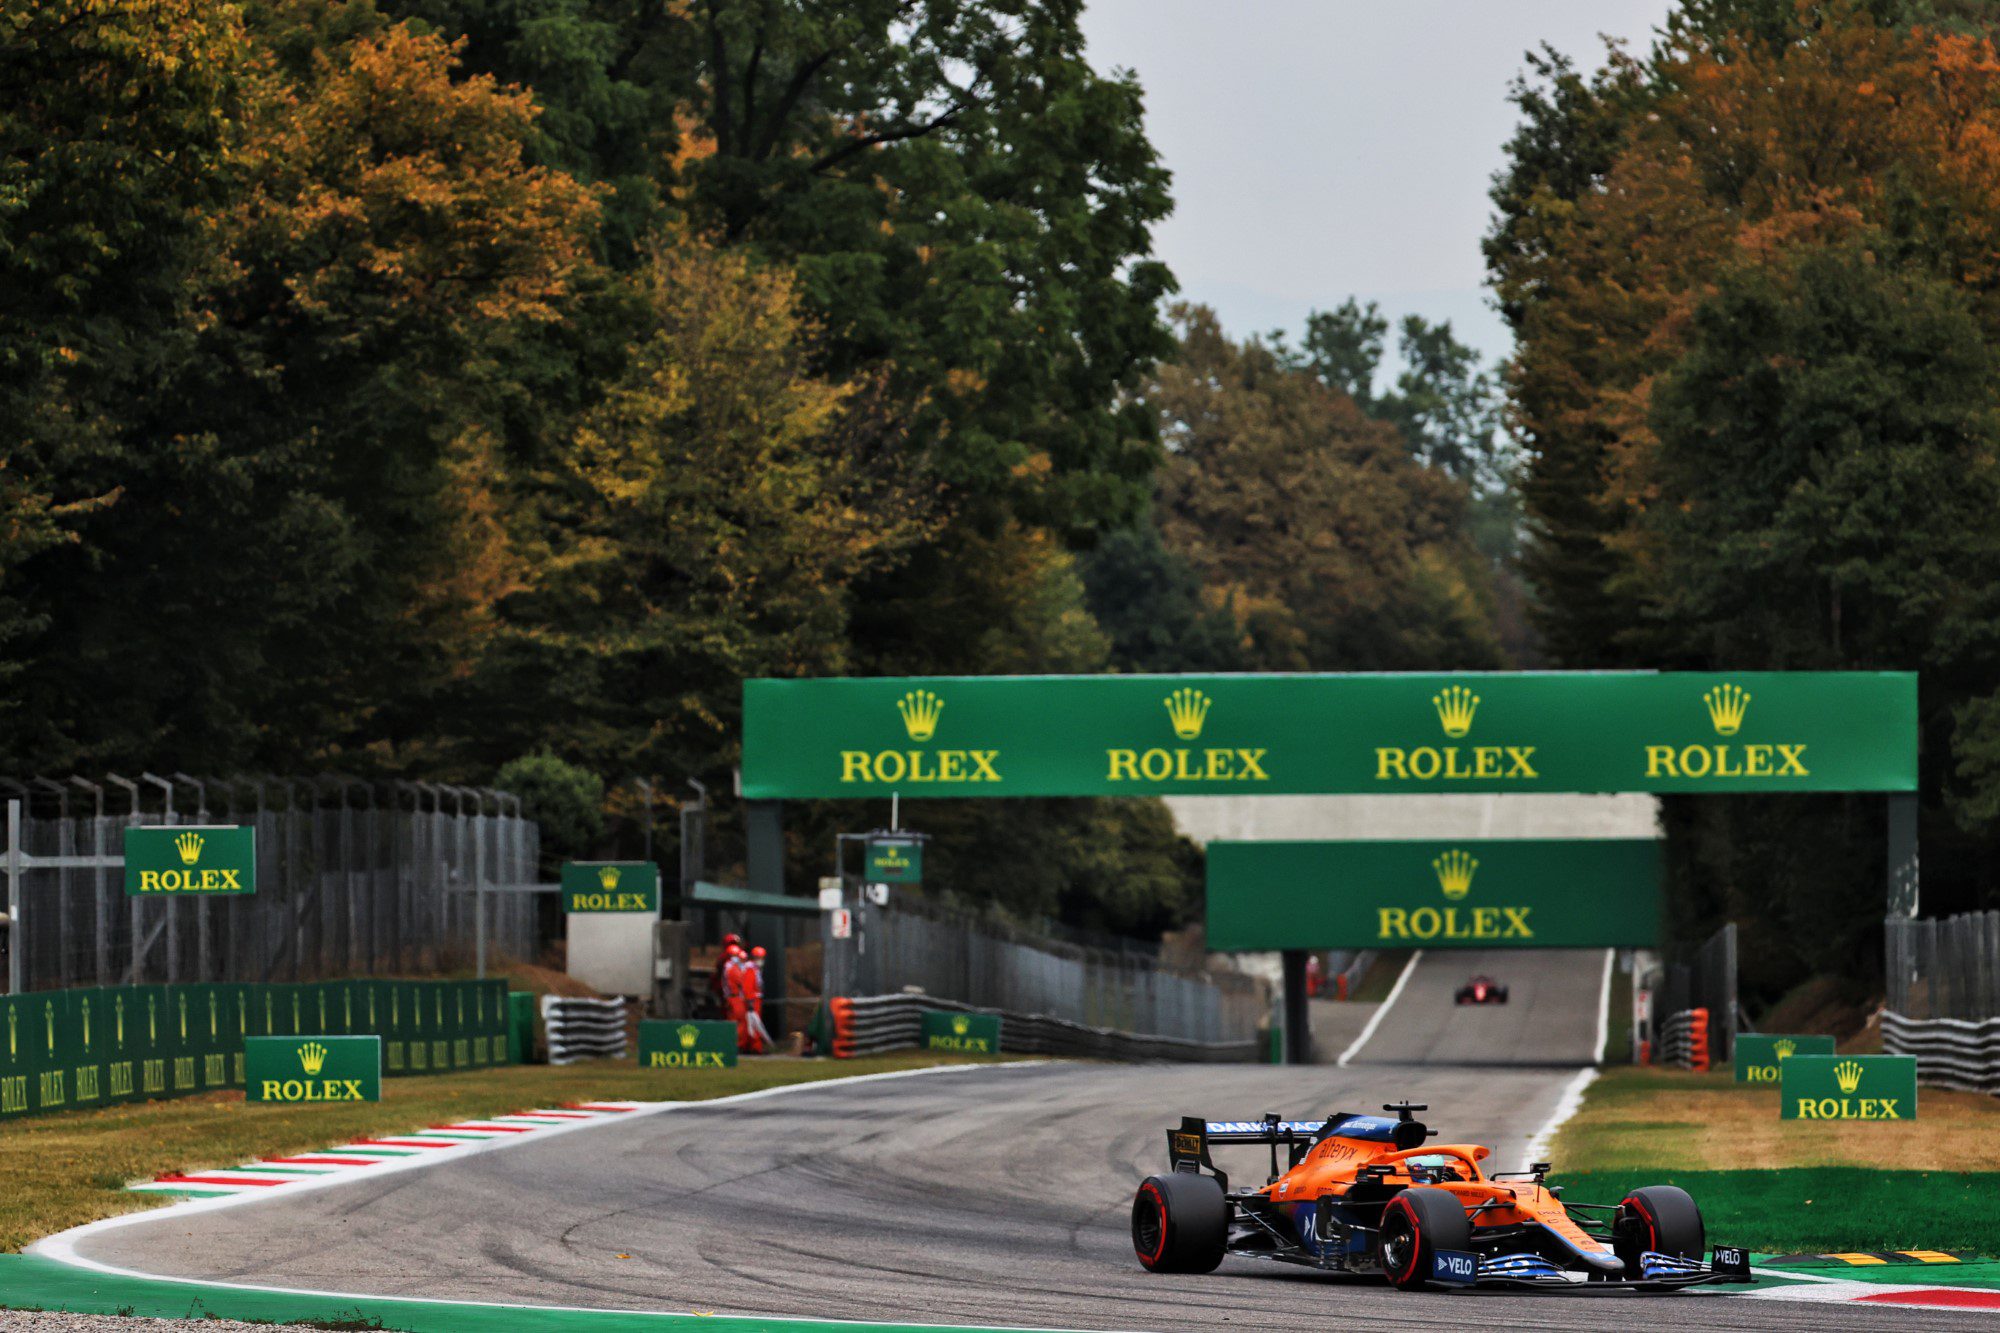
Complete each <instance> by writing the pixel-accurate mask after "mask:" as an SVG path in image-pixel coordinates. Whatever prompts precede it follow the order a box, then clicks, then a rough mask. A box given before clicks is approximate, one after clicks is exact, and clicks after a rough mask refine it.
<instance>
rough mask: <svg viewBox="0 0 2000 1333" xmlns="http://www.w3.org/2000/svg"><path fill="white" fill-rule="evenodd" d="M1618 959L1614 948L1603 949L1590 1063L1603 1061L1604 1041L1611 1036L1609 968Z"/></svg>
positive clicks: (1599, 1063)
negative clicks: (1594, 1045)
mask: <svg viewBox="0 0 2000 1333" xmlns="http://www.w3.org/2000/svg"><path fill="white" fill-rule="evenodd" d="M1617 961H1618V951H1617V950H1616V949H1606V950H1605V951H1604V982H1603V984H1602V985H1600V986H1599V987H1598V990H1597V1053H1596V1054H1595V1055H1593V1056H1591V1057H1590V1063H1592V1064H1594V1065H1601V1064H1603V1063H1604V1043H1605V1041H1606V1040H1607V1039H1609V1037H1610V1036H1611V968H1612V965H1613V964H1614V963H1616V962H1617Z"/></svg>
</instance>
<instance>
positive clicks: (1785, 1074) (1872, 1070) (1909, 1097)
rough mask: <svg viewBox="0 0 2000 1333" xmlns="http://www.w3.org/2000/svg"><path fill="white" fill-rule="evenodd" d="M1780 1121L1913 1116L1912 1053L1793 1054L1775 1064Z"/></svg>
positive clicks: (1914, 1063)
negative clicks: (1778, 1072)
mask: <svg viewBox="0 0 2000 1333" xmlns="http://www.w3.org/2000/svg"><path fill="white" fill-rule="evenodd" d="M1778 1068H1779V1070H1780V1071H1781V1072H1780V1074H1779V1080H1780V1081H1779V1084H1778V1118H1779V1119H1781V1120H1915V1119H1916V1118H1917V1058H1916V1057H1915V1056H1914V1055H1794V1056H1792V1057H1790V1058H1789V1059H1787V1060H1785V1061H1784V1063H1782V1064H1781V1065H1779V1066H1778Z"/></svg>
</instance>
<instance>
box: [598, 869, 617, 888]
mask: <svg viewBox="0 0 2000 1333" xmlns="http://www.w3.org/2000/svg"><path fill="white" fill-rule="evenodd" d="M597 882H598V883H599V884H600V885H602V886H603V887H604V888H606V889H615V888H617V887H618V867H617V866H599V867H598V868H597Z"/></svg>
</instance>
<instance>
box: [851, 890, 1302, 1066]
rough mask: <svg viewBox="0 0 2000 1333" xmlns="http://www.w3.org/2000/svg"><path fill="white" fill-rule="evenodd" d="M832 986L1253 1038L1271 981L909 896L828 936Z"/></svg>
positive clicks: (1138, 1028) (1184, 1035)
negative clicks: (1180, 967)
mask: <svg viewBox="0 0 2000 1333" xmlns="http://www.w3.org/2000/svg"><path fill="white" fill-rule="evenodd" d="M826 945H827V953H826V971H827V985H828V992H827V993H828V994H829V995H846V996H863V995H887V994H893V993H895V992H899V991H906V990H911V989H913V988H914V989H915V990H919V991H921V992H922V993H923V994H925V995H931V996H937V997H940V998H943V999H949V1000H957V1001H959V1002H961V1003H963V1004H967V1005H972V1006H976V1007H978V1008H982V1009H990V1010H1000V1011H1003V1012H1005V1013H1009V1014H1023V1015H1025V1014H1037V1015H1046V1016H1048V1017H1051V1018H1057V1019H1064V1020H1067V1021H1069V1022H1071V1023H1078V1024H1082V1025H1084V1026H1086V1027H1091V1028H1101V1029H1107V1030H1112V1031H1117V1032H1122V1033H1135V1034H1140V1035H1144V1036H1157V1037H1171V1038H1176V1039H1179V1040H1181V1041H1189V1042H1202V1043H1219V1042H1247V1041H1251V1040H1253V1039H1254V1038H1255V1037H1256V1034H1257V1027H1258V1023H1259V1021H1260V1020H1262V1019H1263V1018H1264V1017H1265V1016H1266V1014H1268V1013H1269V1011H1270V997H1269V994H1268V988H1267V987H1266V986H1265V984H1264V983H1263V982H1261V981H1259V980H1257V979H1256V978H1253V977H1248V976H1244V975H1242V974H1240V973H1231V972H1183V971H1177V970H1173V969H1170V968H1168V967H1165V966H1163V965H1162V964H1161V962H1160V960H1159V958H1158V955H1157V951H1153V950H1143V949H1139V950H1128V949H1112V948H1100V947H1095V946H1092V945H1088V944H1080V943H1076V942H1073V941H1072V940H1064V939H1059V938H1054V937H1051V936H1048V935H1042V934H1037V933H1034V932H1030V931H1026V930H1022V929H1020V928H1019V927H1016V926H1013V925H1010V924H1009V923H1007V922H1005V921H1002V920H999V919H997V918H993V917H985V916H976V915H973V914H971V913H967V912H963V911H957V910H954V909H950V908H945V907H941V906H937V905H934V904H930V903H926V902H923V901H922V900H919V899H915V898H907V897H906V898H904V899H902V900H901V901H900V902H899V903H897V904H896V905H894V906H888V907H878V906H871V905H866V904H864V905H862V906H861V907H859V908H858V909H857V910H856V911H855V920H854V930H853V934H852V935H851V936H849V937H848V938H846V939H835V938H832V937H831V935H830V934H829V938H828V939H827V941H826Z"/></svg>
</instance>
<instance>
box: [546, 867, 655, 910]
mask: <svg viewBox="0 0 2000 1333" xmlns="http://www.w3.org/2000/svg"><path fill="white" fill-rule="evenodd" d="M562 903H563V911H565V912H650V913H652V914H653V915H654V916H658V915H659V914H660V868H659V867H658V866H657V865H654V864H653V863H652V862H651V861H565V862H564V863H563V868H562Z"/></svg>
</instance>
